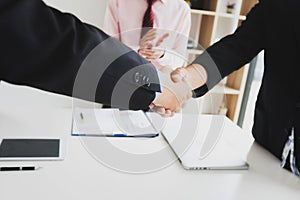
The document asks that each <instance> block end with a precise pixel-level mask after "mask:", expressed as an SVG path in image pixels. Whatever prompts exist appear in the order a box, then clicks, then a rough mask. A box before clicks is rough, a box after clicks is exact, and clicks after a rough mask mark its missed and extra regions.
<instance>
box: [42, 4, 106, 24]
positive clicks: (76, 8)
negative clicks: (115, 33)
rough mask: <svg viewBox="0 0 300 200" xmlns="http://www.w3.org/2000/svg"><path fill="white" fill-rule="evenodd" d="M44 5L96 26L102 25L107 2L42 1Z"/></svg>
mask: <svg viewBox="0 0 300 200" xmlns="http://www.w3.org/2000/svg"><path fill="white" fill-rule="evenodd" d="M44 2H45V3H46V4H48V5H49V6H52V7H54V8H56V9H58V10H61V11H63V12H69V13H72V14H74V15H76V17H78V18H79V19H80V20H82V21H84V22H87V23H89V24H92V25H94V26H97V27H99V28H101V27H102V25H103V18H104V13H105V7H106V2H107V0H44Z"/></svg>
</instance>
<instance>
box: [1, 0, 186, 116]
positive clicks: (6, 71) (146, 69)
mask: <svg viewBox="0 0 300 200" xmlns="http://www.w3.org/2000/svg"><path fill="white" fill-rule="evenodd" d="M0 29H1V31H0V44H1V45H0V58H1V59H0V60H1V61H0V63H1V64H0V80H4V81H7V82H10V83H13V84H19V85H27V86H31V87H35V88H38V89H42V90H46V91H50V92H55V93H59V94H63V95H68V96H74V97H78V98H81V99H85V100H89V101H96V102H99V103H103V104H109V105H110V104H111V103H112V96H113V95H116V96H115V97H114V98H115V99H117V100H118V101H116V102H114V103H115V104H114V106H115V107H119V108H125V109H134V110H137V109H142V110H147V109H148V108H149V105H150V104H151V103H152V102H153V100H154V99H155V98H156V92H160V90H161V87H160V85H159V84H161V83H160V81H159V78H158V75H157V70H156V69H155V67H154V66H153V65H152V64H151V63H149V62H148V61H146V60H145V59H143V58H142V57H141V56H140V55H139V54H137V53H136V52H134V51H133V50H132V49H130V48H128V47H127V46H125V45H124V44H122V43H121V42H119V41H117V40H115V39H113V38H111V37H109V36H108V35H107V34H105V33H104V32H102V31H101V30H99V29H97V28H95V27H93V26H91V25H88V24H85V23H82V22H81V21H80V20H78V19H77V18H76V17H75V16H73V15H71V14H67V13H62V12H60V11H58V10H56V9H54V8H51V7H49V6H47V5H46V4H45V3H44V2H43V1H41V0H18V1H11V0H1V1H0ZM112 54H113V56H115V58H114V59H113V60H112V62H110V60H109V59H111V58H110V56H112ZM89 55H93V57H92V58H93V59H90V60H89V61H92V62H90V63H89V62H88V61H87V60H85V58H86V57H87V56H89ZM84 61H86V62H84ZM106 62H107V66H105V63H106ZM86 63H89V64H90V65H88V66H86V65H85V64H86ZM82 64H83V66H84V67H87V68H86V69H83V68H84V67H82ZM82 70H83V71H82ZM102 71H103V74H102ZM124 75H127V76H125V78H124ZM81 76H83V77H81ZM78 77H79V78H78ZM144 77H145V78H144ZM93 83H96V85H91V84H93ZM76 84H79V87H80V88H76V86H77V85H76ZM117 84H119V87H121V88H119V90H120V89H122V91H123V93H122V92H121V93H116V94H115V93H114V90H115V89H116V85H117ZM90 86H92V87H95V90H93V89H94V88H91V87H90ZM77 89H79V92H78V91H77V92H78V93H76V92H75V93H74V91H76V90H77ZM130 91H132V92H133V93H132V94H130V96H129V98H125V97H124V95H128V93H129V92H130ZM90 92H92V93H90ZM189 92H190V91H189ZM189 92H188V93H189ZM179 96H180V94H179V93H178V94H177V95H175V94H174V91H172V92H171V91H169V90H168V89H166V88H163V92H162V94H161V95H160V96H159V97H158V98H156V100H157V101H158V102H161V101H160V98H166V99H173V100H174V101H173V102H172V105H170V104H168V105H167V104H165V105H162V106H163V107H164V108H167V110H168V109H169V110H170V111H174V110H176V109H178V108H179V107H180V105H181V103H182V101H184V100H185V96H186V95H182V97H183V98H178V97H179ZM166 103H168V102H166ZM174 103H175V104H176V105H174ZM151 107H152V108H153V107H154V106H153V104H151ZM164 114H165V111H164Z"/></svg>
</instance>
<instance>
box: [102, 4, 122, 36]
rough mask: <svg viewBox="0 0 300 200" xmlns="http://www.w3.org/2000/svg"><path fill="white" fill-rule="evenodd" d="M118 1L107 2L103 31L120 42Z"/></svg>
mask: <svg viewBox="0 0 300 200" xmlns="http://www.w3.org/2000/svg"><path fill="white" fill-rule="evenodd" d="M118 13H119V12H118V1H117V0H109V1H108V2H107V6H106V11H105V17H104V25H103V30H104V31H105V32H106V33H107V34H108V35H110V36H112V37H114V38H116V39H117V40H120V39H121V38H120V28H119V20H118V19H119V17H118Z"/></svg>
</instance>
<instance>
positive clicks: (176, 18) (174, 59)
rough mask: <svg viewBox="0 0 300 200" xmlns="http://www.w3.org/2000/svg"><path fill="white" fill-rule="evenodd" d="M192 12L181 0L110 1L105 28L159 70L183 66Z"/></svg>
mask: <svg viewBox="0 0 300 200" xmlns="http://www.w3.org/2000/svg"><path fill="white" fill-rule="evenodd" d="M190 26H191V12H190V8H189V6H188V5H187V4H186V3H185V1H183V0H109V1H108V4H107V8H106V15H105V19H104V31H106V33H107V34H109V35H111V36H112V37H115V38H116V39H118V40H120V41H121V42H123V43H124V44H126V45H128V46H129V47H131V48H132V49H134V50H136V51H137V52H138V53H139V54H140V55H141V56H143V57H144V58H145V59H147V60H148V61H151V62H152V63H153V64H154V65H155V66H156V67H157V68H158V69H160V68H161V67H162V66H168V67H170V68H173V69H174V68H177V67H180V66H183V65H184V62H185V57H186V49H187V42H188V36H189V32H190Z"/></svg>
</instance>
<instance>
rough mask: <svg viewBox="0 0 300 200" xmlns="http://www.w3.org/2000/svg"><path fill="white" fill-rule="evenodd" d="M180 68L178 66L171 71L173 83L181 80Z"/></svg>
mask: <svg viewBox="0 0 300 200" xmlns="http://www.w3.org/2000/svg"><path fill="white" fill-rule="evenodd" d="M180 73H181V72H180V70H179V68H177V69H175V70H174V71H172V72H171V80H172V81H173V82H174V83H178V82H180V81H181V79H182V76H181V74H180Z"/></svg>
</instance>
